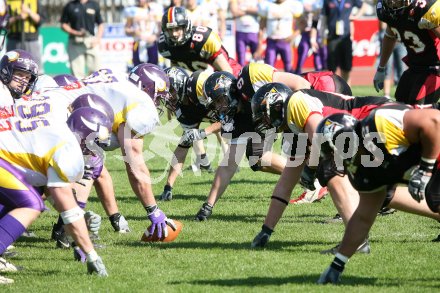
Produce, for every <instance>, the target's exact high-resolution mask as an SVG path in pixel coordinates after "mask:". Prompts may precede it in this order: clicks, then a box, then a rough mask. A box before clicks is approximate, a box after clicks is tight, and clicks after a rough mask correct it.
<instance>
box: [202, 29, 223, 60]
mask: <svg viewBox="0 0 440 293" xmlns="http://www.w3.org/2000/svg"><path fill="white" fill-rule="evenodd" d="M221 48H222V40H221V39H220V36H219V35H218V34H217V33H215V32H214V31H211V33H210V34H209V36H208V39H207V40H206V42H205V44H203V47H202V50H201V51H200V56H201V57H202V58H205V59H208V60H214V59H215V58H216V57H217V56H218V55H219V54H220V50H221Z"/></svg>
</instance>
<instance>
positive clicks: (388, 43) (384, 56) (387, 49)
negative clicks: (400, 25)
mask: <svg viewBox="0 0 440 293" xmlns="http://www.w3.org/2000/svg"><path fill="white" fill-rule="evenodd" d="M396 41H397V36H396V34H395V33H394V32H393V31H392V30H391V28H390V27H389V26H387V28H386V29H385V35H384V37H383V40H382V50H381V52H380V59H379V67H385V66H386V65H387V62H388V59H390V56H391V54H392V53H393V49H394V46H395V45H396Z"/></svg>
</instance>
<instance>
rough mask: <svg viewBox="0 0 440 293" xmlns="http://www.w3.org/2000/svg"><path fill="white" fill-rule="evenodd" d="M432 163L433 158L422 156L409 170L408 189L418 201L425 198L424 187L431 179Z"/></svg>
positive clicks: (433, 163)
mask: <svg viewBox="0 0 440 293" xmlns="http://www.w3.org/2000/svg"><path fill="white" fill-rule="evenodd" d="M434 165H435V160H434V159H433V160H429V159H425V158H422V160H421V161H420V165H419V166H418V167H417V168H415V169H414V170H413V171H412V172H411V178H410V179H409V183H408V191H409V193H410V194H411V196H412V197H413V198H414V199H415V200H416V201H417V202H420V201H421V200H423V199H424V198H425V189H426V186H427V185H428V183H429V180H431V176H432V170H433V169H434Z"/></svg>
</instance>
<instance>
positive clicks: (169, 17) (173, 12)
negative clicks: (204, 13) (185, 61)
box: [162, 7, 192, 46]
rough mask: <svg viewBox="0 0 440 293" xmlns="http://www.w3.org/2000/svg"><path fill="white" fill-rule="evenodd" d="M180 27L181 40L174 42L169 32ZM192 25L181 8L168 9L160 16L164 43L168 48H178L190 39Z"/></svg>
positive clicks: (184, 10)
mask: <svg viewBox="0 0 440 293" xmlns="http://www.w3.org/2000/svg"><path fill="white" fill-rule="evenodd" d="M178 27H181V28H182V29H183V38H182V39H181V40H175V39H174V38H173V36H172V35H171V34H170V32H169V30H170V29H174V28H178ZM191 30H192V24H191V20H190V19H189V17H188V14H187V13H186V9H185V8H183V7H170V8H168V9H167V10H166V11H165V13H164V14H163V16H162V32H163V35H164V36H165V42H166V43H167V44H168V45H170V46H180V45H183V44H185V43H186V42H187V41H188V40H189V39H191Z"/></svg>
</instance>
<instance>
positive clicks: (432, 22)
mask: <svg viewBox="0 0 440 293" xmlns="http://www.w3.org/2000/svg"><path fill="white" fill-rule="evenodd" d="M417 25H418V27H419V28H420V29H428V30H430V29H434V28H436V27H438V26H440V1H435V3H434V4H433V5H432V6H431V7H430V8H429V9H428V11H427V12H426V13H425V14H424V15H423V16H422V18H421V19H420V21H419V23H418V24H417Z"/></svg>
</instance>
